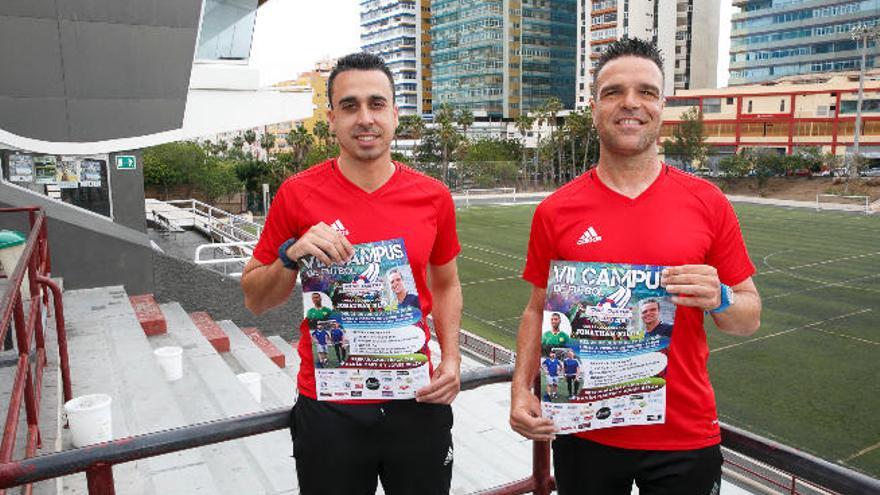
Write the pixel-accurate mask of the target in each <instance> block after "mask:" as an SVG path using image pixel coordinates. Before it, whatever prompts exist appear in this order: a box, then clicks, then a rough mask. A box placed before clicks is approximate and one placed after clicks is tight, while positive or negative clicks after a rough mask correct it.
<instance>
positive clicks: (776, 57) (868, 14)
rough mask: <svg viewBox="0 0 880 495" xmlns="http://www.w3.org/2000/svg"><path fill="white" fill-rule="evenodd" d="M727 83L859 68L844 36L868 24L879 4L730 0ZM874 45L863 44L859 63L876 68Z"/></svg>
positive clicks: (875, 0)
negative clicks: (863, 57)
mask: <svg viewBox="0 0 880 495" xmlns="http://www.w3.org/2000/svg"><path fill="white" fill-rule="evenodd" d="M733 5H734V7H739V9H740V12H739V13H735V14H733V16H732V19H731V22H732V24H731V30H730V84H731V85H735V84H747V83H755V82H761V81H768V80H771V79H776V78H778V77H782V76H790V75H796V74H810V73H826V72H834V71H846V70H859V65H860V60H861V52H860V49H859V48H860V47H859V46H858V43H857V42H856V41H855V40H853V39H852V37H851V36H850V32H851V31H852V29H853V28H854V27H856V26H859V25H863V24H866V25H868V26H874V25H876V24H877V22H878V21H877V19H878V18H880V0H825V1H815V0H812V1H810V0H734V1H733ZM878 59H880V47H878V45H877V43H876V42H870V43H869V44H868V57H867V59H866V61H865V65H866V66H867V67H868V68H871V67H876V66H877V65H878Z"/></svg>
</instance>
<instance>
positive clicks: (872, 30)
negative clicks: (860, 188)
mask: <svg viewBox="0 0 880 495" xmlns="http://www.w3.org/2000/svg"><path fill="white" fill-rule="evenodd" d="M851 35H852V39H853V40H855V41H857V42H858V41H861V42H862V64H861V65H860V66H859V98H858V102H856V129H855V136H854V137H853V152H852V159H851V160H850V166H849V176H850V177H857V176H858V174H859V173H858V170H856V160H855V159H856V157H858V156H859V137H860V135H861V134H862V100H863V99H864V97H865V56H866V55H867V52H868V40H869V39H872V40H876V39H877V38H880V24H878V23H877V21H874V23H873V25H868V24H867V23H865V24H861V25H858V26H856V27H854V28H853V29H852V32H851Z"/></svg>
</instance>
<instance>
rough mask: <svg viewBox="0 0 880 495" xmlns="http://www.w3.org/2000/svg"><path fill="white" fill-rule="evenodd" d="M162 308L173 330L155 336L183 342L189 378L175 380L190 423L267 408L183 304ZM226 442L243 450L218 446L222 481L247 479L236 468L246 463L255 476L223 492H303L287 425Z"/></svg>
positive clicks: (215, 467)
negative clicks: (199, 327)
mask: <svg viewBox="0 0 880 495" xmlns="http://www.w3.org/2000/svg"><path fill="white" fill-rule="evenodd" d="M161 308H162V311H163V313H164V314H165V317H166V320H167V321H168V334H166V335H157V336H154V337H151V338H150V340H151V343H152V344H153V346H154V347H161V346H164V345H179V346H180V347H182V348H183V350H184V377H183V378H182V379H181V380H179V381H177V382H173V383H172V384H171V385H172V388H175V390H176V391H177V393H178V394H179V397H178V400H179V401H180V403H181V406H182V407H183V408H184V409H185V410H186V412H187V414H188V415H189V422H190V423H194V422H198V421H206V420H211V419H218V418H225V417H231V416H238V415H241V414H247V413H252V412H257V411H260V410H262V409H264V406H265V404H264V405H260V404H258V403H257V402H256V401H255V400H254V399H253V397H251V395H250V394H249V393H248V391H247V390H246V389H245V387H244V385H242V384H241V383H240V382H239V381H238V378H237V377H236V376H235V371H238V370H233V369H232V368H230V366H229V365H228V364H227V361H226V359H229V357H228V356H221V355H220V354H219V353H218V352H217V351H216V349H214V347H213V346H212V345H211V344H210V343H209V342H208V341H207V340H206V339H205V337H204V336H203V335H202V334H201V332H200V331H199V329H198V328H196V325H195V323H194V322H193V321H192V320H191V319H190V317H189V315H188V314H187V313H186V311H184V309H183V308H182V307H181V306H180V305H179V304H177V303H170V304H162V305H161ZM241 338H242V339H246V340H247V342H246V343H247V344H248V345H250V347H251V348H252V349H253V352H252V353H251V354H252V357H253V356H255V357H254V359H256V357H259V358H262V359H264V360H266V361H267V362H268V366H271V367H273V368H274V370H275V372H276V373H279V374H281V373H282V372H281V371H280V370H278V367H277V366H275V364H274V363H272V362H271V361H269V360H268V358H267V357H266V356H265V355H264V354H262V352H260V351H259V350H258V349H256V348H255V347H254V346H253V344H252V343H251V342H250V339H247V337H246V336H243V334H242V337H241ZM239 343H240V342H239ZM233 357H234V355H233ZM287 386H288V387H289V386H290V384H288V385H287ZM264 393H265V390H264ZM265 395H266V396H270V394H265ZM184 403H186V404H184ZM222 445H230V446H232V447H234V448H235V449H237V451H236V452H234V453H231V454H229V455H230V457H229V458H224V456H223V455H222V454H223V452H228V451H226V450H218V451H217V452H216V454H212V455H211V456H210V457H209V458H207V459H208V461H209V464H210V465H211V470H212V472H214V473H216V474H217V476H218V480H225V479H226V478H228V477H230V476H232V475H233V474H234V475H235V476H241V477H242V479H244V478H245V476H242V475H240V474H238V473H237V471H236V469H239V468H243V469H246V470H247V471H248V474H247V478H250V479H251V480H252V481H251V482H250V484H249V485H248V484H246V483H245V484H244V489H243V490H238V491H237V488H235V487H236V486H239V485H240V484H241V483H242V482H241V480H230V481H228V484H227V483H225V482H224V484H223V485H222V486H223V490H221V491H219V492H217V493H224V494H225V493H229V494H233V493H236V494H237V493H249V494H250V493H265V494H278V493H298V485H297V483H296V472H295V466H294V464H293V459H292V458H291V457H290V455H291V453H292V451H293V446H292V443H291V441H290V435H289V433H288V432H287V431H286V430H282V431H275V432H271V433H266V434H263V435H257V436H252V437H247V438H243V439H239V440H235V441H231V442H226V443H225V444H222ZM206 455H207V454H206ZM224 471H225V472H224Z"/></svg>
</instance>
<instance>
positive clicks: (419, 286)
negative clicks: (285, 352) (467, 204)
mask: <svg viewBox="0 0 880 495" xmlns="http://www.w3.org/2000/svg"><path fill="white" fill-rule="evenodd" d="M394 166H395V167H396V170H395V171H394V175H392V176H391V178H390V179H389V180H388V182H386V183H385V184H384V185H383V186H382V187H380V188H379V189H377V190H376V191H373V192H372V193H367V192H366V191H364V190H363V189H361V188H359V187H358V186H356V185H355V184H354V183H352V182H351V181H349V180H348V179H347V178H346V177H345V176H344V175H342V173H340V171H339V166H338V165H337V164H336V160H335V159H332V160H328V161H326V162H324V163H321V164H318V165H315V166H313V167H311V168H310V169H308V170H306V171H303V172H301V173H299V174H296V175H294V176H293V177H290V178H289V179H287V180H286V181H284V183H283V184H281V187H280V188H278V194H277V195H276V196H275V199H274V200H273V201H272V207H271V208H270V210H269V216H268V217H267V218H266V225H265V227H264V228H263V234H262V235H261V236H260V241H259V242H258V243H257V246H256V248H254V258H256V259H257V260H258V261H260V262H261V263H263V264H270V263H273V262H274V261H275V260H276V259H277V258H278V247H279V246H281V244H282V243H283V242H284V241H286V240H288V239H290V238H291V237H296V238H299V237H302V236H303V234H305V233H306V231H308V230H309V229H310V228H311V227H312V226H313V225H315V224H317V223H318V222H324V223H325V224H327V225H331V226H333V227H334V228H336V229H337V230H341V231H342V232H343V234H345V236H346V237H347V238H348V240H349V242H351V243H352V244H361V243H364V242H375V241H381V240H387V239H394V238H399V237H402V238H403V239H404V242H405V245H406V253H407V257H408V258H409V263H410V267H411V268H412V273H413V278H414V279H415V283H416V290H418V293H419V302H420V304H421V309H422V314H423V315H428V314H430V313H431V307H432V298H431V292H430V291H429V290H428V286H427V283H426V282H425V272H426V268H427V265H428V263H430V264H432V265H443V264H446V263H448V262H449V261H452V259H453V258H455V257H456V256H457V255H458V253H459V251H461V246H460V245H459V243H458V234H457V233H456V231H455V205H454V204H453V202H452V196H451V195H450V194H449V190H448V189H446V186H444V185H443V184H442V183H441V182H439V181H437V180H434V179H432V178H430V177H427V176H425V175H423V174H421V173H419V172H416V171H414V170H412V169H411V168H409V167H407V166H406V165H403V164H401V163H395V164H394ZM425 328H426V329H427V326H425ZM300 334H301V335H300V339H299V345H298V351H299V356H300V359H301V363H300V369H299V375H298V376H297V385H298V388H299V392H300V393H301V394H303V395H305V396H307V397H311V398H313V399H314V398H316V394H315V366H314V360H313V357H312V343H311V336H310V335H309V330H308V325H307V324H306V320H305V319H303V320H302V322H301V323H300ZM429 338H430V336H429V335H428V334H427V330H426V334H425V343H427V341H428V339H429ZM428 358H429V362H430V355H429V356H428Z"/></svg>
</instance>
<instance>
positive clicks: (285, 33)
mask: <svg viewBox="0 0 880 495" xmlns="http://www.w3.org/2000/svg"><path fill="white" fill-rule="evenodd" d="M359 49H360V3H359V2H358V1H357V0H269V1H268V2H266V4H265V5H263V6H262V7H260V10H258V11H257V25H256V28H255V32H254V41H253V47H252V50H251V62H252V64H253V65H255V66H256V67H258V68H259V69H260V83H261V84H263V85H268V84H272V83H275V82H278V81H284V80H287V79H293V78H295V77H296V76H297V75H298V74H299V73H301V72H306V71H309V70H311V69H312V68H313V67H314V65H315V62H316V61H318V60H320V59H322V58H326V57H339V56H342V55H345V54H347V53H351V52H354V51H358V50H359Z"/></svg>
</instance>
